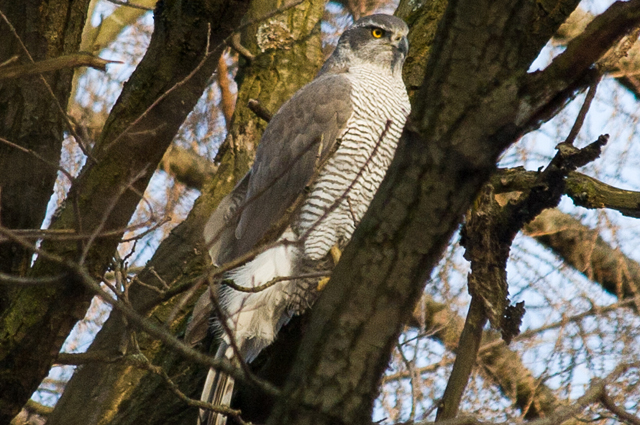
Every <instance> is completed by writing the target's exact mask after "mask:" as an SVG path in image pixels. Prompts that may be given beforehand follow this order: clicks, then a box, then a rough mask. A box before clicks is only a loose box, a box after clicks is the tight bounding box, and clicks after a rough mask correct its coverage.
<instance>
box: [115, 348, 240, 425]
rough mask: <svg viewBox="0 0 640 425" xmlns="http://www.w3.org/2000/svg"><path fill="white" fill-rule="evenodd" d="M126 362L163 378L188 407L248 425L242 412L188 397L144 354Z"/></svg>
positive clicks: (129, 357) (129, 358)
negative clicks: (221, 415)
mask: <svg viewBox="0 0 640 425" xmlns="http://www.w3.org/2000/svg"><path fill="white" fill-rule="evenodd" d="M126 360H127V363H129V364H133V365H134V366H136V367H139V368H141V369H144V370H147V371H149V372H151V373H153V374H155V375H158V376H159V377H161V378H162V380H163V381H164V382H165V384H166V385H167V386H168V387H169V389H170V390H171V392H173V393H174V394H175V395H176V396H177V397H178V398H179V399H180V400H182V401H183V402H185V403H186V404H187V405H189V406H192V407H198V408H200V409H206V410H210V411H212V412H216V413H220V414H223V415H226V416H231V417H233V419H234V421H236V422H237V423H238V424H240V425H244V424H246V422H244V421H243V420H242V418H241V417H240V414H241V413H242V412H240V410H236V409H231V408H230V407H228V406H223V405H214V404H211V403H207V402H204V401H200V400H194V399H192V398H190V397H187V395H185V394H184V393H183V392H182V391H180V388H179V387H178V385H176V383H175V382H173V380H172V379H171V378H170V377H169V375H168V374H167V372H165V370H164V369H163V368H162V367H160V366H156V365H153V364H151V362H150V361H149V359H147V358H146V357H145V356H144V354H142V353H137V354H135V355H133V356H128V357H127V358H126Z"/></svg>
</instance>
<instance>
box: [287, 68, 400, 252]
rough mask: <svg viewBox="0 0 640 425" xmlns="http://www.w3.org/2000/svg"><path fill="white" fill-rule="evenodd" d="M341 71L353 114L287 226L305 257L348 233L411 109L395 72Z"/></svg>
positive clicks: (383, 171)
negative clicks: (348, 83) (299, 241)
mask: <svg viewBox="0 0 640 425" xmlns="http://www.w3.org/2000/svg"><path fill="white" fill-rule="evenodd" d="M346 75H347V76H348V78H349V80H350V81H351V84H352V91H351V102H352V105H353V115H352V116H351V118H350V119H349V120H348V122H347V126H346V128H345V130H344V132H343V134H342V135H341V136H340V139H341V140H340V145H339V147H338V150H337V151H336V153H335V154H334V155H333V156H332V157H331V158H330V159H329V161H328V162H327V164H326V165H325V167H324V168H323V169H322V171H321V173H320V174H319V175H318V177H317V179H316V181H315V182H314V183H313V185H312V186H311V188H310V193H309V196H308V197H307V199H306V200H305V202H304V204H303V205H302V208H301V211H300V215H299V218H298V220H297V221H296V223H294V226H293V227H294V229H295V231H296V233H297V234H298V237H299V238H301V239H302V240H303V241H304V250H303V251H304V256H305V257H306V258H309V259H311V260H319V259H321V258H323V257H324V256H326V255H327V253H328V252H329V250H330V249H331V247H332V246H333V245H335V244H338V245H340V246H344V245H346V243H347V242H348V241H349V240H350V239H351V235H352V234H353V231H354V230H355V228H356V226H357V225H358V223H359V222H360V220H361V219H362V217H363V216H364V213H365V212H366V211H367V208H368V207H369V204H370V203H371V200H372V199H373V196H374V195H375V193H376V191H377V190H378V187H379V186H380V183H382V179H383V178H384V176H385V174H386V171H387V169H388V168H389V165H390V163H391V160H392V159H393V155H394V154H395V150H396V147H397V143H398V139H399V138H400V134H401V133H402V128H403V127H404V124H405V121H406V119H407V116H408V115H409V112H410V110H411V105H410V103H409V98H408V96H407V91H406V89H405V86H404V84H403V82H402V79H401V78H400V75H399V73H396V74H392V73H391V72H389V71H388V70H386V71H385V70H382V69H380V68H379V67H374V66H360V67H352V68H350V69H349V72H348V73H347V74H346Z"/></svg>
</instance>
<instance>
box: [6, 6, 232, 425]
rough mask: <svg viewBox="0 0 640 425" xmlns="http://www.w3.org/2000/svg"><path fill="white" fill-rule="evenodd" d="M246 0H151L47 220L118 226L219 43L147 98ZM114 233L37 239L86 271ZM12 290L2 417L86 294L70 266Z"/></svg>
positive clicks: (83, 305)
mask: <svg viewBox="0 0 640 425" xmlns="http://www.w3.org/2000/svg"><path fill="white" fill-rule="evenodd" d="M244 4H245V3H243V2H241V1H239V2H235V1H220V2H216V3H212V2H205V1H196V0H193V1H187V2H178V1H167V2H164V3H163V4H162V6H159V7H158V9H157V10H156V15H155V24H156V31H155V32H154V35H153V37H152V39H151V44H150V46H149V49H148V51H147V54H146V55H145V57H144V58H143V60H142V62H141V63H140V65H139V66H138V68H137V69H136V71H135V72H134V74H133V75H132V77H131V79H130V80H129V81H128V82H127V83H126V84H125V86H124V88H123V92H122V94H121V96H120V98H119V99H118V102H117V103H116V105H115V106H114V108H113V110H112V111H111V114H110V116H109V119H108V120H107V123H106V124H105V128H104V130H103V132H102V135H101V138H100V140H99V141H98V143H97V144H96V147H95V149H94V151H93V153H92V156H93V158H95V160H88V163H87V165H86V166H85V167H84V169H83V170H82V172H81V173H80V175H79V177H78V178H77V179H76V180H75V181H74V183H73V185H72V187H71V190H70V196H69V199H68V200H67V202H66V204H65V206H64V208H63V209H62V210H61V211H60V214H59V215H57V217H56V218H55V220H54V222H53V224H52V228H55V229H75V231H76V232H78V233H80V234H92V233H94V232H100V231H102V230H104V231H109V230H119V231H120V232H123V230H122V229H124V228H125V227H126V225H127V223H128V221H129V220H130V218H131V215H132V214H133V212H134V210H135V208H136V206H137V204H138V201H139V200H140V196H141V194H142V193H143V192H144V190H145V187H146V185H147V182H148V180H149V178H150V177H151V175H152V174H153V172H154V170H155V168H156V167H157V164H158V163H159V161H160V159H161V158H162V155H163V154H164V151H165V150H166V148H167V146H168V145H169V143H170V142H171V140H172V139H173V136H174V135H175V133H176V132H177V130H178V128H179V126H180V124H181V123H182V121H183V120H184V119H185V117H186V116H187V114H188V113H189V112H190V110H191V109H192V108H193V106H194V105H195V103H196V101H197V100H198V98H199V97H200V95H201V93H202V92H203V90H204V88H205V85H206V83H207V80H208V78H209V76H210V75H211V73H212V71H213V70H214V69H215V65H216V64H217V60H218V57H219V53H220V51H218V54H217V55H212V56H211V57H210V58H209V59H208V60H207V61H206V63H205V64H204V66H202V68H200V70H199V71H198V72H196V73H195V74H194V75H193V76H192V78H190V79H189V80H188V82H186V83H185V84H183V85H180V86H177V87H176V88H175V90H173V91H172V92H171V93H170V94H168V95H167V96H166V97H165V98H163V99H162V100H161V101H160V102H158V103H157V104H156V105H155V106H154V107H153V108H151V109H148V108H150V106H151V105H152V104H153V103H154V102H155V101H156V100H158V99H159V97H160V96H161V95H163V94H167V92H168V91H169V90H170V89H171V88H172V87H174V86H175V85H176V83H178V82H180V81H181V80H183V79H184V78H185V77H186V76H187V75H189V73H191V72H192V71H193V70H194V69H195V68H196V66H197V65H198V64H199V63H200V62H201V61H202V58H203V55H204V53H205V47H206V44H207V34H208V24H211V32H212V37H211V44H212V46H216V45H217V44H218V43H220V42H221V41H222V39H223V38H225V37H226V36H228V35H229V34H230V32H231V30H232V29H233V27H232V25H230V23H233V22H237V21H238V20H239V17H240V15H241V13H240V12H241V11H242V8H243V5H244ZM32 12H34V13H35V11H32ZM220 16H226V17H228V19H222V20H221V19H220ZM83 24H84V20H83V21H82V22H80V23H77V22H76V25H80V27H82V25H83ZM44 103H46V102H44ZM145 111H146V114H145ZM129 126H131V128H129ZM39 167H40V168H42V167H41V166H40V165H39ZM34 168H35V167H34ZM119 240H120V236H118V235H116V236H113V237H104V238H102V237H99V238H96V239H95V240H93V241H92V244H91V246H89V247H88V248H86V250H85V246H84V244H82V243H79V244H76V243H75V242H59V241H58V242H56V243H52V242H50V241H45V242H44V243H43V244H42V249H44V250H46V251H48V252H51V253H54V254H57V255H59V256H62V257H64V258H66V259H68V260H72V261H75V260H79V259H81V258H82V257H83V251H86V255H85V256H84V258H82V259H83V261H84V265H85V266H86V267H87V269H88V270H89V271H90V272H91V273H92V274H93V275H96V276H101V275H102V274H103V273H104V271H105V270H106V268H107V266H108V264H109V262H110V259H111V257H112V255H113V253H114V250H115V248H116V246H117V244H118V241H119ZM85 243H87V242H86V241H85ZM61 273H65V270H64V268H63V267H62V266H61V265H59V264H56V263H52V262H46V261H44V260H42V258H39V259H38V260H37V261H36V263H35V264H34V266H33V268H32V270H31V271H30V275H31V276H34V277H38V276H52V275H59V274H61ZM11 295H12V296H11V299H10V305H9V308H6V309H4V310H3V311H2V314H1V316H0V329H2V335H1V337H0V341H1V345H0V393H2V394H3V402H4V404H3V406H2V411H0V422H9V420H10V418H11V417H12V416H14V415H15V414H16V413H17V412H18V411H19V409H20V407H21V406H22V405H23V404H24V403H25V402H26V400H28V398H29V397H30V395H31V393H32V392H33V391H34V390H35V388H36V387H37V385H38V384H39V382H40V381H41V380H42V378H43V377H44V376H45V375H46V373H47V371H48V370H49V367H50V365H51V363H52V362H53V360H54V359H55V356H56V353H57V352H58V351H59V349H60V346H61V345H62V343H63V342H64V340H65V338H66V336H67V335H68V333H69V332H70V330H71V329H72V327H73V325H74V324H75V322H76V321H77V320H79V319H80V318H82V317H83V315H84V312H85V311H86V309H87V307H88V305H89V301H90V299H91V294H90V293H88V292H87V291H86V290H84V289H83V288H82V287H81V286H80V285H79V284H78V282H77V281H76V280H75V279H74V278H73V276H69V278H68V279H67V281H66V282H65V283H63V284H59V285H50V286H45V287H42V286H40V287H21V288H17V289H15V290H14V291H13V293H12V294H11Z"/></svg>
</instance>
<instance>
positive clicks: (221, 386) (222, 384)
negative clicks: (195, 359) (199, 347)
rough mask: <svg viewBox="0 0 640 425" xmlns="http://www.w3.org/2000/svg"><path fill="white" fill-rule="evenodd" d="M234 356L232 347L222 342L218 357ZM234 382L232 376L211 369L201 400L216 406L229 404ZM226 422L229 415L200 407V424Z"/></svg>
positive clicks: (222, 423)
mask: <svg viewBox="0 0 640 425" xmlns="http://www.w3.org/2000/svg"><path fill="white" fill-rule="evenodd" d="M232 356H233V353H232V350H231V349H230V347H228V346H227V344H225V343H224V342H221V343H220V347H219V348H218V352H217V353H216V359H222V358H227V359H229V358H230V357H232ZM234 384H235V379H233V378H232V377H231V376H229V375H227V374H226V373H224V372H222V371H219V370H215V369H209V373H208V374H207V380H206V381H205V384H204V389H203V390H202V396H201V397H200V400H201V401H204V402H207V403H212V404H213V405H215V406H229V404H230V403H231V396H232V395H233V385H234ZM226 423H227V417H226V416H225V415H222V414H220V413H215V412H212V411H210V410H204V409H200V412H199V414H198V425H226Z"/></svg>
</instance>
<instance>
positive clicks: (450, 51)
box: [269, 1, 640, 424]
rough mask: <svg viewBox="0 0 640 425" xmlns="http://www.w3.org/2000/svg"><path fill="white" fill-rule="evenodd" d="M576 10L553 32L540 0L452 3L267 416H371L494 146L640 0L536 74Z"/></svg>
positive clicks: (536, 117) (637, 15)
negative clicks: (388, 158) (401, 130)
mask: <svg viewBox="0 0 640 425" xmlns="http://www.w3.org/2000/svg"><path fill="white" fill-rule="evenodd" d="M545 5H546V3H545ZM575 5H576V4H575V2H574V3H572V4H571V5H570V6H569V5H568V4H564V5H563V6H564V9H563V12H565V13H564V17H563V18H562V19H560V20H558V21H556V26H555V27H554V25H548V26H547V25H540V23H541V22H540V20H539V19H538V18H539V17H540V15H539V13H540V9H538V8H537V5H534V4H532V3H530V2H501V1H498V2H482V1H481V2H478V1H468V2H467V1H450V2H449V5H448V7H447V10H446V12H445V15H444V17H443V21H442V22H441V24H440V26H439V29H438V33H437V36H436V39H435V42H434V45H433V47H432V48H431V52H430V54H429V65H428V66H427V70H426V73H425V80H424V84H423V86H422V87H421V89H420V99H419V100H418V101H417V102H415V103H414V105H415V109H414V113H413V114H412V125H410V126H409V131H406V132H405V133H407V134H406V135H407V137H406V139H405V141H404V143H402V144H401V146H400V149H399V151H398V153H397V155H396V158H395V160H394V162H393V164H392V166H391V168H390V170H389V172H388V174H387V177H386V179H385V181H384V182H383V184H382V187H381V189H380V191H379V192H378V195H377V196H376V198H375V199H374V201H373V203H372V205H371V208H370V209H369V211H368V212H367V214H366V216H365V219H364V220H363V222H362V223H361V225H360V226H359V228H358V229H357V230H356V233H355V235H354V237H353V239H352V241H351V243H350V244H349V246H348V247H347V249H346V251H345V252H344V254H343V257H342V259H341V261H340V263H339V264H338V266H337V268H336V270H335V271H334V274H333V277H332V280H331V282H330V283H329V284H328V286H327V288H326V289H325V292H324V293H323V294H322V295H321V297H320V299H319V300H318V302H317V304H316V305H315V306H314V309H313V311H312V313H311V315H312V320H311V325H310V326H309V329H308V331H307V333H306V334H305V336H304V339H303V342H302V346H301V348H300V350H299V352H298V356H297V360H296V364H295V365H294V369H293V371H292V374H291V377H290V379H289V380H288V382H287V385H286V387H285V394H284V396H283V398H282V399H281V400H280V401H279V402H278V404H277V405H276V409H275V411H274V414H272V416H271V417H270V419H269V423H272V424H280V423H299V424H303V423H314V424H323V423H327V424H328V423H332V424H337V423H345V424H347V423H349V424H356V423H368V421H369V420H370V414H371V408H372V405H373V400H374V398H375V396H376V394H377V389H378V383H379V380H380V376H381V374H382V372H383V371H384V369H385V367H386V365H387V363H388V360H389V355H390V352H391V349H392V347H393V345H394V343H395V341H396V338H397V335H398V333H399V331H400V329H401V325H402V324H403V323H404V322H405V320H406V318H407V316H408V313H409V312H410V311H411V310H412V306H413V305H414V303H415V302H416V300H417V297H418V296H419V294H420V293H421V290H422V287H423V285H424V282H425V281H426V279H427V277H428V276H429V274H430V272H431V270H432V268H433V267H434V265H435V264H436V262H437V260H438V259H439V257H440V254H441V252H442V249H443V248H444V246H445V244H446V243H447V242H448V240H449V238H450V236H451V234H452V232H453V230H454V229H455V228H456V226H457V224H458V223H459V221H460V218H461V216H462V214H463V212H464V211H465V210H466V209H467V208H468V207H469V205H470V203H471V202H472V200H473V199H474V198H475V196H476V195H477V193H478V190H479V188H480V186H481V184H482V183H483V182H485V181H486V180H487V179H488V178H489V175H490V173H491V171H492V170H493V169H494V168H495V161H496V158H497V156H498V154H499V153H500V152H501V151H502V150H503V149H504V148H505V147H507V146H508V145H509V144H511V143H513V142H514V141H515V140H517V138H518V137H520V136H521V135H522V134H523V133H524V132H526V131H529V130H530V129H531V128H533V127H535V125H537V124H538V123H539V122H541V121H543V120H544V119H547V118H548V117H549V116H551V115H553V114H555V113H556V112H557V110H558V107H559V106H560V105H562V104H564V103H565V102H566V100H567V96H569V95H571V94H573V93H574V91H575V90H576V89H577V88H579V87H581V86H582V85H583V84H585V82H586V81H585V80H588V77H589V69H590V67H591V65H592V64H593V63H594V62H595V61H596V60H598V58H600V56H601V55H603V54H604V53H605V52H606V50H607V49H608V48H609V47H610V46H611V45H613V44H614V43H615V42H616V41H617V40H618V39H619V37H620V36H621V35H624V34H625V33H627V32H628V31H630V30H631V29H632V28H633V27H634V26H635V25H637V23H638V20H639V19H640V2H634V1H632V2H629V3H618V4H616V5H614V6H612V7H611V8H610V9H609V11H608V13H605V14H604V15H602V16H600V17H599V18H597V19H596V20H594V22H593V23H592V25H590V27H588V28H587V30H586V31H585V33H584V34H583V35H582V36H580V37H578V38H576V39H575V40H573V42H572V43H570V44H569V46H568V47H567V50H566V51H565V52H564V53H563V54H562V55H560V56H559V57H558V58H556V60H555V61H554V62H553V64H552V65H551V66H550V67H549V68H548V69H546V70H545V71H544V72H541V73H539V74H534V75H531V76H528V75H527V74H526V70H527V69H528V67H529V65H530V63H531V61H532V60H533V59H534V58H535V56H536V55H537V53H538V52H539V50H540V49H541V48H542V46H543V45H544V44H545V43H546V41H547V40H548V39H549V38H550V37H551V35H552V34H553V32H554V31H555V29H556V28H557V25H559V23H560V22H561V21H562V20H563V19H564V18H566V16H567V15H568V14H569V12H570V11H571V10H572V9H573V7H575ZM557 6H560V4H557ZM558 9H562V7H559V8H555V9H553V8H551V10H558ZM546 22H547V23H548V21H546ZM612 25H613V26H615V28H616V30H613V27H612ZM618 30H622V31H620V32H618ZM527 34H531V36H530V37H527V36H526V35H527ZM470 71H471V72H470ZM412 128H413V129H415V131H416V132H417V133H418V134H416V133H413V132H411V129H412Z"/></svg>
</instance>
